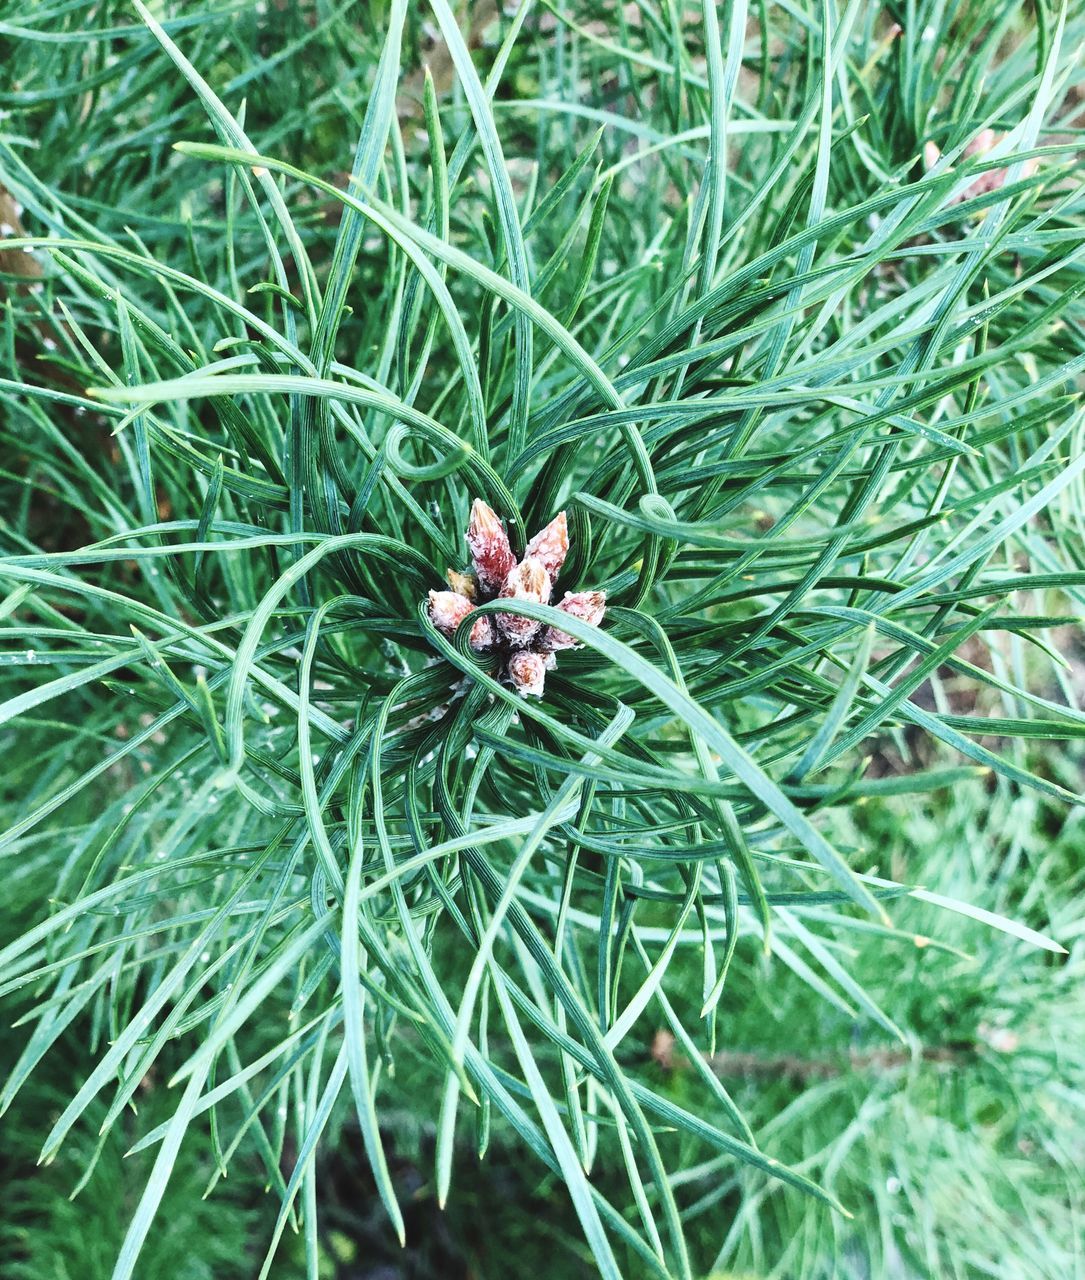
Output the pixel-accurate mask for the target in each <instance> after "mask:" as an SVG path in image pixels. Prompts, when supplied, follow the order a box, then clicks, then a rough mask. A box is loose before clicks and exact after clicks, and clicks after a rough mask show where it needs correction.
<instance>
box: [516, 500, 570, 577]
mask: <svg viewBox="0 0 1085 1280" xmlns="http://www.w3.org/2000/svg"><path fill="white" fill-rule="evenodd" d="M568 554H569V524H568V521H567V520H566V519H565V512H564V511H561V512H559V513H558V514H557V515H556V516H555V517H554V519H553V520H551V521H550V523H549V524H548V525H547V526H546V528H545V529H540V530H539V532H538V533H537V534H536V535H535V536H534V537H533V538H532V539H531V541H530V542H529V543H528V544H527V549H526V550H525V551H524V559H525V560H528V559H531V560H538V561H539V562H540V563H541V564H542V566H543V568H544V569H545V570H546V572H547V573H548V574H549V575H550V581H551V582H553V581H554V579H555V578H556V577H557V576H558V574H559V573H560V572H561V566H562V565H563V564H564V563H565V557H566V556H567V555H568Z"/></svg>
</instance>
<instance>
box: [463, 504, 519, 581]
mask: <svg viewBox="0 0 1085 1280" xmlns="http://www.w3.org/2000/svg"><path fill="white" fill-rule="evenodd" d="M467 546H468V548H469V549H470V552H471V562H472V564H473V565H474V566H475V573H476V574H477V575H478V581H479V586H480V587H481V588H482V590H483V591H484V592H486V593H488V594H489V595H493V594H494V593H495V592H497V591H498V590H499V589H500V587H501V584H502V583H503V582H504V581H505V579H506V578H507V577H508V576H509V572H510V570H511V569H512V568H513V567H514V565H515V564H516V557H515V556H514V555H513V554H512V547H510V546H509V535H508V534H507V533H506V532H505V526H504V525H503V524H502V523H501V521H500V520H499V519H498V518H497V512H496V511H494V509H493V508H492V507H488V506H487V505H486V503H485V502H483V501H482V499H481V498H476V499H475V500H474V502H472V503H471V519H470V521H469V522H468V525H467Z"/></svg>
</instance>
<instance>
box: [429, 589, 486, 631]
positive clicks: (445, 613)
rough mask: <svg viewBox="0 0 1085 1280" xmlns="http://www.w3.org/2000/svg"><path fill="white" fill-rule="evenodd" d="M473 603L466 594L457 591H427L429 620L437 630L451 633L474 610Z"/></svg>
mask: <svg viewBox="0 0 1085 1280" xmlns="http://www.w3.org/2000/svg"><path fill="white" fill-rule="evenodd" d="M474 607H475V606H474V605H473V604H472V603H471V601H470V600H468V599H467V597H466V596H461V595H460V594H459V592H457V591H431V592H430V593H429V616H430V621H431V622H432V623H433V625H434V626H435V627H436V628H437V630H438V631H443V632H445V633H446V634H447V635H451V634H452V632H453V631H455V630H456V628H457V627H458V626H459V625H460V623H461V622H462V621H463V620H464V618H466V617H467V615H468V614H469V613H471V612H473V610H474Z"/></svg>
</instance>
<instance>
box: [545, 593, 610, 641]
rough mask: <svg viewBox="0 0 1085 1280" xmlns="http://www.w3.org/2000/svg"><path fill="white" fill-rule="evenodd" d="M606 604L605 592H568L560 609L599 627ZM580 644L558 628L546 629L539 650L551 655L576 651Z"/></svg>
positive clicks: (559, 606)
mask: <svg viewBox="0 0 1085 1280" xmlns="http://www.w3.org/2000/svg"><path fill="white" fill-rule="evenodd" d="M606 604H607V597H606V592H605V591H566V593H565V598H564V599H563V600H562V601H561V603H560V604H559V605H558V608H559V609H560V610H561V611H562V613H567V614H569V616H570V617H573V618H580V619H581V620H582V621H584V622H586V623H587V624H588V625H589V626H592V627H597V626H598V625H599V624H600V622H602V621H603V614H604V613H605V612H606ZM579 643H580V642H579V640H574V639H573V637H572V636H571V635H569V633H568V632H567V631H562V630H560V629H559V628H558V627H545V628H544V629H543V633H542V635H541V636H540V637H539V648H540V649H545V650H548V651H549V652H551V653H552V652H553V651H554V650H556V649H575V648H576V646H577V645H578V644H579Z"/></svg>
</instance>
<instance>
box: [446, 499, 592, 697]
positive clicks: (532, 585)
mask: <svg viewBox="0 0 1085 1280" xmlns="http://www.w3.org/2000/svg"><path fill="white" fill-rule="evenodd" d="M467 547H468V550H469V551H470V553H471V570H472V571H471V572H464V573H460V572H457V571H456V570H454V569H450V570H449V571H448V573H447V575H446V577H447V580H448V585H449V588H450V590H448V591H431V592H430V593H429V616H430V619H431V620H432V622H433V625H434V626H435V627H437V628H438V629H439V630H440V631H443V632H444V633H445V634H446V635H451V634H452V633H453V632H454V631H455V630H456V628H457V627H458V626H459V625H460V623H461V622H462V621H463V620H464V618H466V617H467V616H468V615H469V614H471V613H473V612H474V611H475V610H476V608H477V607H478V605H480V604H484V603H485V602H486V601H488V600H528V601H531V602H533V603H535V604H549V603H550V597H551V594H552V592H553V589H554V583H555V582H556V581H557V577H558V574H559V573H560V572H561V567H562V565H563V564H564V563H565V557H566V556H567V555H568V554H569V526H568V522H567V521H566V518H565V512H564V511H562V512H561V513H560V514H559V515H557V516H555V517H554V519H553V520H551V521H550V523H549V524H548V525H547V526H546V527H545V528H544V529H541V530H540V531H539V532H538V533H537V534H536V535H535V536H534V537H533V538H532V539H531V541H530V542H529V543H528V544H527V546H526V547H525V548H524V555H523V559H522V560H519V561H517V559H516V556H515V555H514V554H513V550H512V547H511V546H510V545H509V537H508V534H507V533H506V532H505V526H504V525H503V524H502V523H501V521H500V519H499V518H498V516H497V513H496V512H495V511H494V510H493V509H492V508H491V507H488V506H487V505H486V503H485V502H483V501H482V500H481V499H480V498H476V499H475V501H474V502H473V503H472V504H471V518H470V521H469V523H468V525H467ZM557 608H558V609H560V610H561V611H562V612H563V613H567V614H568V615H569V616H570V617H572V618H580V619H581V620H582V621H583V622H587V623H589V624H590V625H591V626H593V627H597V626H598V625H599V623H600V622H601V621H602V619H603V613H604V611H605V609H606V595H605V593H604V592H602V591H566V592H565V595H564V597H563V598H562V599H561V600H560V601H559V602H558V604H557ZM469 642H470V645H471V648H472V649H474V650H475V651H476V652H478V653H494V654H496V655H497V656H498V657H499V658H500V659H501V676H502V678H503V679H505V680H507V681H508V683H509V684H511V685H512V687H513V688H514V689H516V690H517V692H518V693H520V694H522V695H523V696H525V697H526V696H527V695H528V694H533V695H534V696H535V697H540V696H541V695H542V692H543V688H544V686H545V682H546V673H547V672H548V671H551V670H553V668H554V666H555V665H556V663H557V659H556V658H555V656H554V655H555V654H556V653H558V652H559V651H560V650H562V649H573V648H576V644H577V642H576V641H575V640H574V639H573V637H572V636H571V635H569V634H568V633H567V632H565V631H562V630H561V629H560V628H559V627H552V626H545V625H543V624H541V623H538V622H534V621H532V619H531V618H525V617H523V616H522V615H520V614H516V613H492V614H484V615H482V616H481V617H479V618H478V619H477V620H476V621H475V623H474V625H473V626H472V627H471V631H470V638H469Z"/></svg>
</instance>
